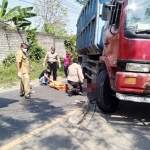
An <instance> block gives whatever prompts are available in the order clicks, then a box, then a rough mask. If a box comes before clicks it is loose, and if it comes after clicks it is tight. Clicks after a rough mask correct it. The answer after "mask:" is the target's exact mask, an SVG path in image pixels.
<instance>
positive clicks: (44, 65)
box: [43, 53, 48, 67]
mask: <svg viewBox="0 0 150 150" xmlns="http://www.w3.org/2000/svg"><path fill="white" fill-rule="evenodd" d="M47 57H48V53H46V55H45V58H44V61H43V67H44V66H45V63H46V60H47Z"/></svg>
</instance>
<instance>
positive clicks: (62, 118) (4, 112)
mask: <svg viewBox="0 0 150 150" xmlns="http://www.w3.org/2000/svg"><path fill="white" fill-rule="evenodd" d="M32 91H35V92H33V93H32V99H31V100H25V99H24V98H20V97H19V89H10V90H7V91H1V92H0V150H7V149H10V150H149V149H150V104H144V103H131V102H120V105H119V109H118V110H117V111H116V112H115V113H112V114H104V113H102V112H101V111H100V110H99V109H98V108H97V107H96V105H95V104H91V105H89V106H86V105H85V103H84V102H81V103H80V104H79V103H75V102H76V101H84V100H85V99H86V98H85V97H82V96H73V97H68V96H67V94H66V93H65V92H60V91H57V90H55V89H51V88H49V87H48V86H33V89H32Z"/></svg>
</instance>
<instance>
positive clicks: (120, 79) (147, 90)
mask: <svg viewBox="0 0 150 150" xmlns="http://www.w3.org/2000/svg"><path fill="white" fill-rule="evenodd" d="M115 90H116V92H118V93H128V94H138V95H150V74H146V73H133V72H117V73H116V78H115Z"/></svg>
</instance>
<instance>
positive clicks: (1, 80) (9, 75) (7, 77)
mask: <svg viewBox="0 0 150 150" xmlns="http://www.w3.org/2000/svg"><path fill="white" fill-rule="evenodd" d="M32 67H33V70H32V71H31V73H30V79H31V80H32V81H33V80H35V79H36V81H37V83H38V77H39V75H40V73H41V72H42V70H44V69H45V68H43V66H42V61H39V62H32ZM57 74H58V76H63V75H64V73H63V68H61V69H60V70H58V72H57ZM19 84H20V80H19V78H18V76H17V68H16V65H15V64H12V65H11V66H8V67H2V66H0V87H4V88H6V87H12V86H15V85H19Z"/></svg>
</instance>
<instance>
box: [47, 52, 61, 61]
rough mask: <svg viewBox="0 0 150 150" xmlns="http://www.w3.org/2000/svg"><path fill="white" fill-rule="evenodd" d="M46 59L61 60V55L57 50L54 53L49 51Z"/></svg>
mask: <svg viewBox="0 0 150 150" xmlns="http://www.w3.org/2000/svg"><path fill="white" fill-rule="evenodd" d="M45 60H47V61H48V62H57V61H58V62H60V60H59V56H58V55H57V53H56V52H55V53H54V54H52V53H51V52H47V54H46V56H45Z"/></svg>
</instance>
